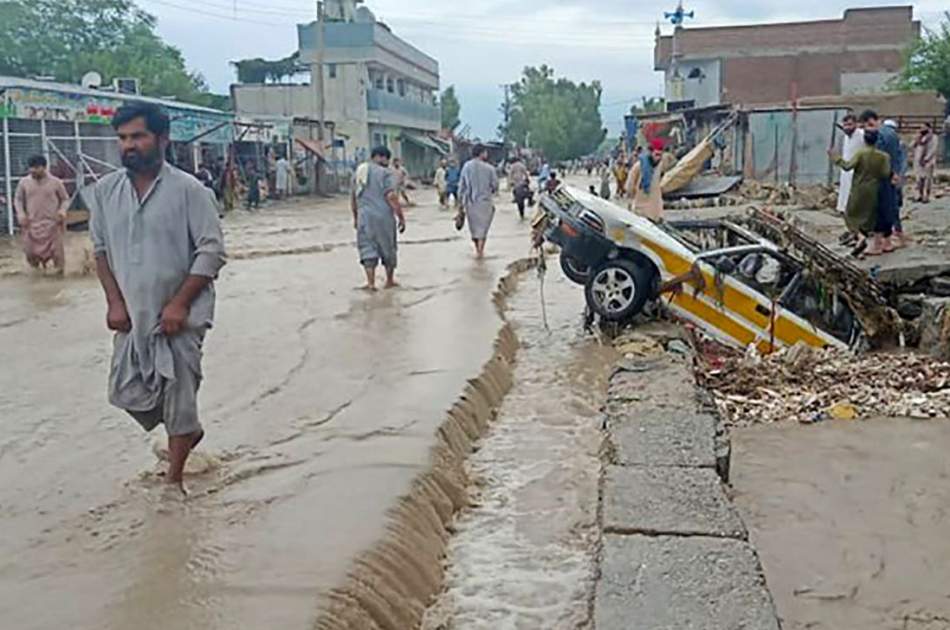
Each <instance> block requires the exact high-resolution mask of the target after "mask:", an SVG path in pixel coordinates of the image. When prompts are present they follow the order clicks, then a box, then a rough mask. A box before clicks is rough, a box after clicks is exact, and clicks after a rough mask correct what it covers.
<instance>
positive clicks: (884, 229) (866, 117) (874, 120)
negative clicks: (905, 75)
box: [860, 109, 906, 253]
mask: <svg viewBox="0 0 950 630" xmlns="http://www.w3.org/2000/svg"><path fill="white" fill-rule="evenodd" d="M860 121H861V124H862V126H863V127H864V129H865V131H876V132H877V148H878V150H880V151H883V152H884V153H886V154H887V155H888V157H889V158H890V159H891V177H890V179H889V180H885V181H884V182H883V183H882V184H881V192H880V200H879V202H878V229H877V232H879V233H880V234H882V235H883V237H884V242H883V251H884V252H885V253H886V252H891V251H894V244H893V243H892V241H891V238H890V237H891V236H892V235H893V236H896V237H897V239H898V246H899V247H903V246H904V245H906V237H905V236H904V231H903V229H902V226H901V220H900V196H899V192H898V191H899V188H898V187H899V186H901V185H902V183H903V176H904V167H905V155H904V149H903V147H901V141H900V137H899V136H898V135H897V130H895V129H894V128H893V127H890V126H888V125H882V124H881V120H880V117H879V116H878V115H877V112H875V111H873V110H870V109H869V110H867V111H865V112H864V113H862V114H861V117H860Z"/></svg>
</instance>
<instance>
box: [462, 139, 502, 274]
mask: <svg viewBox="0 0 950 630" xmlns="http://www.w3.org/2000/svg"><path fill="white" fill-rule="evenodd" d="M497 192H498V174H497V172H496V171H495V168H494V167H493V166H492V165H491V164H489V163H488V148H487V147H485V146H482V145H477V146H476V147H475V149H474V151H473V152H472V159H471V160H469V161H468V162H466V163H465V167H464V168H463V169H462V181H461V183H460V184H459V199H460V200H461V203H462V208H461V211H460V212H461V213H463V214H464V218H465V219H467V220H468V229H469V232H470V233H471V235H472V242H473V243H474V244H475V256H476V258H479V259H481V258H484V257H485V242H486V241H487V240H488V230H489V229H490V228H491V224H492V220H493V219H494V218H495V193H497Z"/></svg>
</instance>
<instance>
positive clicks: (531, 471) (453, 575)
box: [423, 257, 616, 630]
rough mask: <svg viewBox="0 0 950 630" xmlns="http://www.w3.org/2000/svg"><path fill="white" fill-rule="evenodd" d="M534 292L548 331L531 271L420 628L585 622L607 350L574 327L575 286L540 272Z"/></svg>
mask: <svg viewBox="0 0 950 630" xmlns="http://www.w3.org/2000/svg"><path fill="white" fill-rule="evenodd" d="M556 263H557V260H556V258H554V257H551V258H550V259H549V265H551V266H552V267H553V266H554V265H556ZM545 292H546V301H547V305H548V309H547V310H548V313H547V315H548V324H549V326H550V331H548V330H545V327H544V321H543V317H542V311H541V307H540V295H539V281H538V279H537V277H536V276H535V275H534V274H530V275H526V276H524V277H522V279H521V281H520V283H519V286H518V289H517V291H516V292H515V295H514V297H512V298H510V299H509V300H508V308H507V310H506V312H507V317H508V320H509V321H510V322H511V323H512V325H513V326H514V330H515V332H516V334H517V335H518V338H519V340H520V341H521V344H522V348H521V351H520V352H519V354H518V359H517V363H516V365H515V384H514V387H513V389H512V390H511V392H509V394H508V395H507V397H506V398H505V401H504V403H503V404H502V406H501V408H500V410H499V414H498V418H497V420H496V421H495V423H493V425H492V426H491V428H490V429H489V434H488V436H487V437H486V438H485V440H484V441H483V443H482V444H481V448H480V450H479V451H478V452H477V453H476V454H475V455H473V456H472V458H471V460H470V466H469V468H470V470H471V474H472V476H473V478H474V480H475V489H474V491H473V495H474V501H475V506H474V507H473V508H472V509H471V510H469V511H466V512H463V514H462V515H460V517H459V519H458V521H457V523H456V527H457V534H456V536H455V537H454V538H453V539H452V541H451V543H450V545H449V557H448V564H449V569H448V573H447V576H446V590H445V592H444V593H443V594H442V595H441V597H440V599H439V601H438V603H437V604H436V605H435V606H434V607H433V608H432V609H430V611H429V613H428V616H427V619H426V623H425V624H424V625H423V628H426V629H428V630H437V629H448V628H458V629H462V628H464V629H466V630H467V629H484V630H515V629H519V628H524V629H526V630H527V629H534V628H546V629H551V630H555V629H559V628H578V627H590V624H591V619H590V608H589V604H590V600H591V597H592V595H591V593H592V590H593V583H594V579H595V554H596V548H597V542H598V539H599V532H598V525H597V505H598V483H599V478H600V471H601V461H600V451H601V448H602V445H603V433H602V432H601V430H600V425H601V421H602V420H601V413H600V408H601V406H602V404H603V402H604V400H605V398H606V387H607V378H608V376H609V372H610V367H611V366H612V364H613V361H614V360H615V359H616V356H615V351H614V350H613V349H612V348H611V347H604V346H602V345H600V344H599V342H598V340H597V338H595V337H594V336H592V335H589V334H586V333H584V332H583V328H582V319H583V311H584V298H583V292H582V291H581V289H580V287H578V286H576V285H573V284H571V283H570V282H568V280H567V279H566V278H565V277H564V276H563V274H562V273H560V270H558V269H556V268H552V269H551V270H550V272H549V273H548V275H547V279H546V284H545Z"/></svg>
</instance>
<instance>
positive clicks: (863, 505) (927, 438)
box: [732, 418, 950, 630]
mask: <svg viewBox="0 0 950 630" xmlns="http://www.w3.org/2000/svg"><path fill="white" fill-rule="evenodd" d="M732 444H733V457H732V465H733V478H732V482H733V485H734V487H735V491H736V497H735V500H736V505H737V506H738V507H739V509H740V512H741V513H742V517H743V519H744V521H745V523H746V525H747V526H748V528H749V532H750V539H751V542H752V543H753V544H754V546H755V547H756V549H757V550H758V553H759V556H760V557H761V560H762V564H763V566H764V569H765V574H766V579H767V581H768V585H769V588H770V590H771V591H772V595H773V598H774V600H775V604H776V607H777V609H778V613H779V616H780V618H781V619H782V621H783V627H784V628H786V629H787V630H805V629H809V630H864V629H867V628H875V629H880V630H938V629H940V630H944V629H946V628H950V541H948V537H947V532H948V531H950V516H948V511H947V509H948V508H947V506H948V505H950V483H948V481H950V460H948V459H947V452H948V451H950V423H948V422H946V421H942V420H907V419H893V418H891V419H875V420H870V421H866V422H846V421H839V422H828V423H823V424H820V425H816V426H812V427H801V426H798V425H785V426H770V427H766V426H760V427H752V428H745V429H739V430H735V431H733V434H732Z"/></svg>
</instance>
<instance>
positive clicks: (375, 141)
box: [231, 0, 443, 175]
mask: <svg viewBox="0 0 950 630" xmlns="http://www.w3.org/2000/svg"><path fill="white" fill-rule="evenodd" d="M358 1H359V0H328V1H327V2H326V3H325V7H324V19H323V21H322V22H321V21H317V22H312V23H310V24H301V25H298V27H297V35H298V42H299V53H300V61H301V63H302V64H304V65H305V66H307V67H309V68H310V75H311V81H310V83H309V84H306V85H284V84H280V85H276V84H274V85H271V84H267V85H234V86H232V87H231V94H232V97H233V100H234V107H235V111H236V112H237V114H238V115H239V116H258V117H269V118H272V119H273V118H280V117H283V118H287V119H296V120H298V121H299V120H308V121H318V120H323V121H324V122H325V126H326V127H325V132H324V144H325V145H326V144H329V143H330V140H331V139H332V140H333V141H335V145H336V146H337V147H342V150H344V151H345V153H346V157H347V159H348V160H353V159H356V160H360V159H363V158H365V156H367V155H368V153H369V150H370V149H371V147H373V146H376V145H386V146H388V147H389V148H390V149H391V150H392V151H393V153H394V154H395V155H397V156H401V157H403V159H404V160H405V161H406V163H407V167H408V168H409V170H410V172H411V173H413V174H414V175H422V174H425V173H428V172H430V171H431V170H433V169H434V163H435V161H436V158H437V156H438V153H439V152H440V151H442V150H443V148H442V145H441V144H440V143H439V142H437V141H436V140H434V138H433V137H434V136H435V134H437V133H438V131H439V130H440V127H441V110H440V107H439V104H438V90H439V64H438V62H437V61H436V60H435V59H433V58H431V57H429V56H428V55H426V54H424V53H423V52H421V51H419V50H418V49H417V48H415V47H413V46H412V45H411V44H409V43H407V42H405V41H403V40H402V39H400V38H399V37H397V36H396V35H394V34H393V33H392V31H391V30H390V29H389V27H388V26H386V25H385V24H383V23H381V22H378V21H377V20H376V18H375V16H374V15H373V14H372V12H370V11H369V9H367V8H366V7H363V6H357V4H358ZM321 44H322V45H321ZM321 68H322V72H323V81H322V89H321V81H320V72H321ZM321 91H322V93H323V98H322V99H321ZM321 100H322V101H323V102H322V104H321ZM321 105H322V106H321ZM337 157H338V158H339V156H337Z"/></svg>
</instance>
